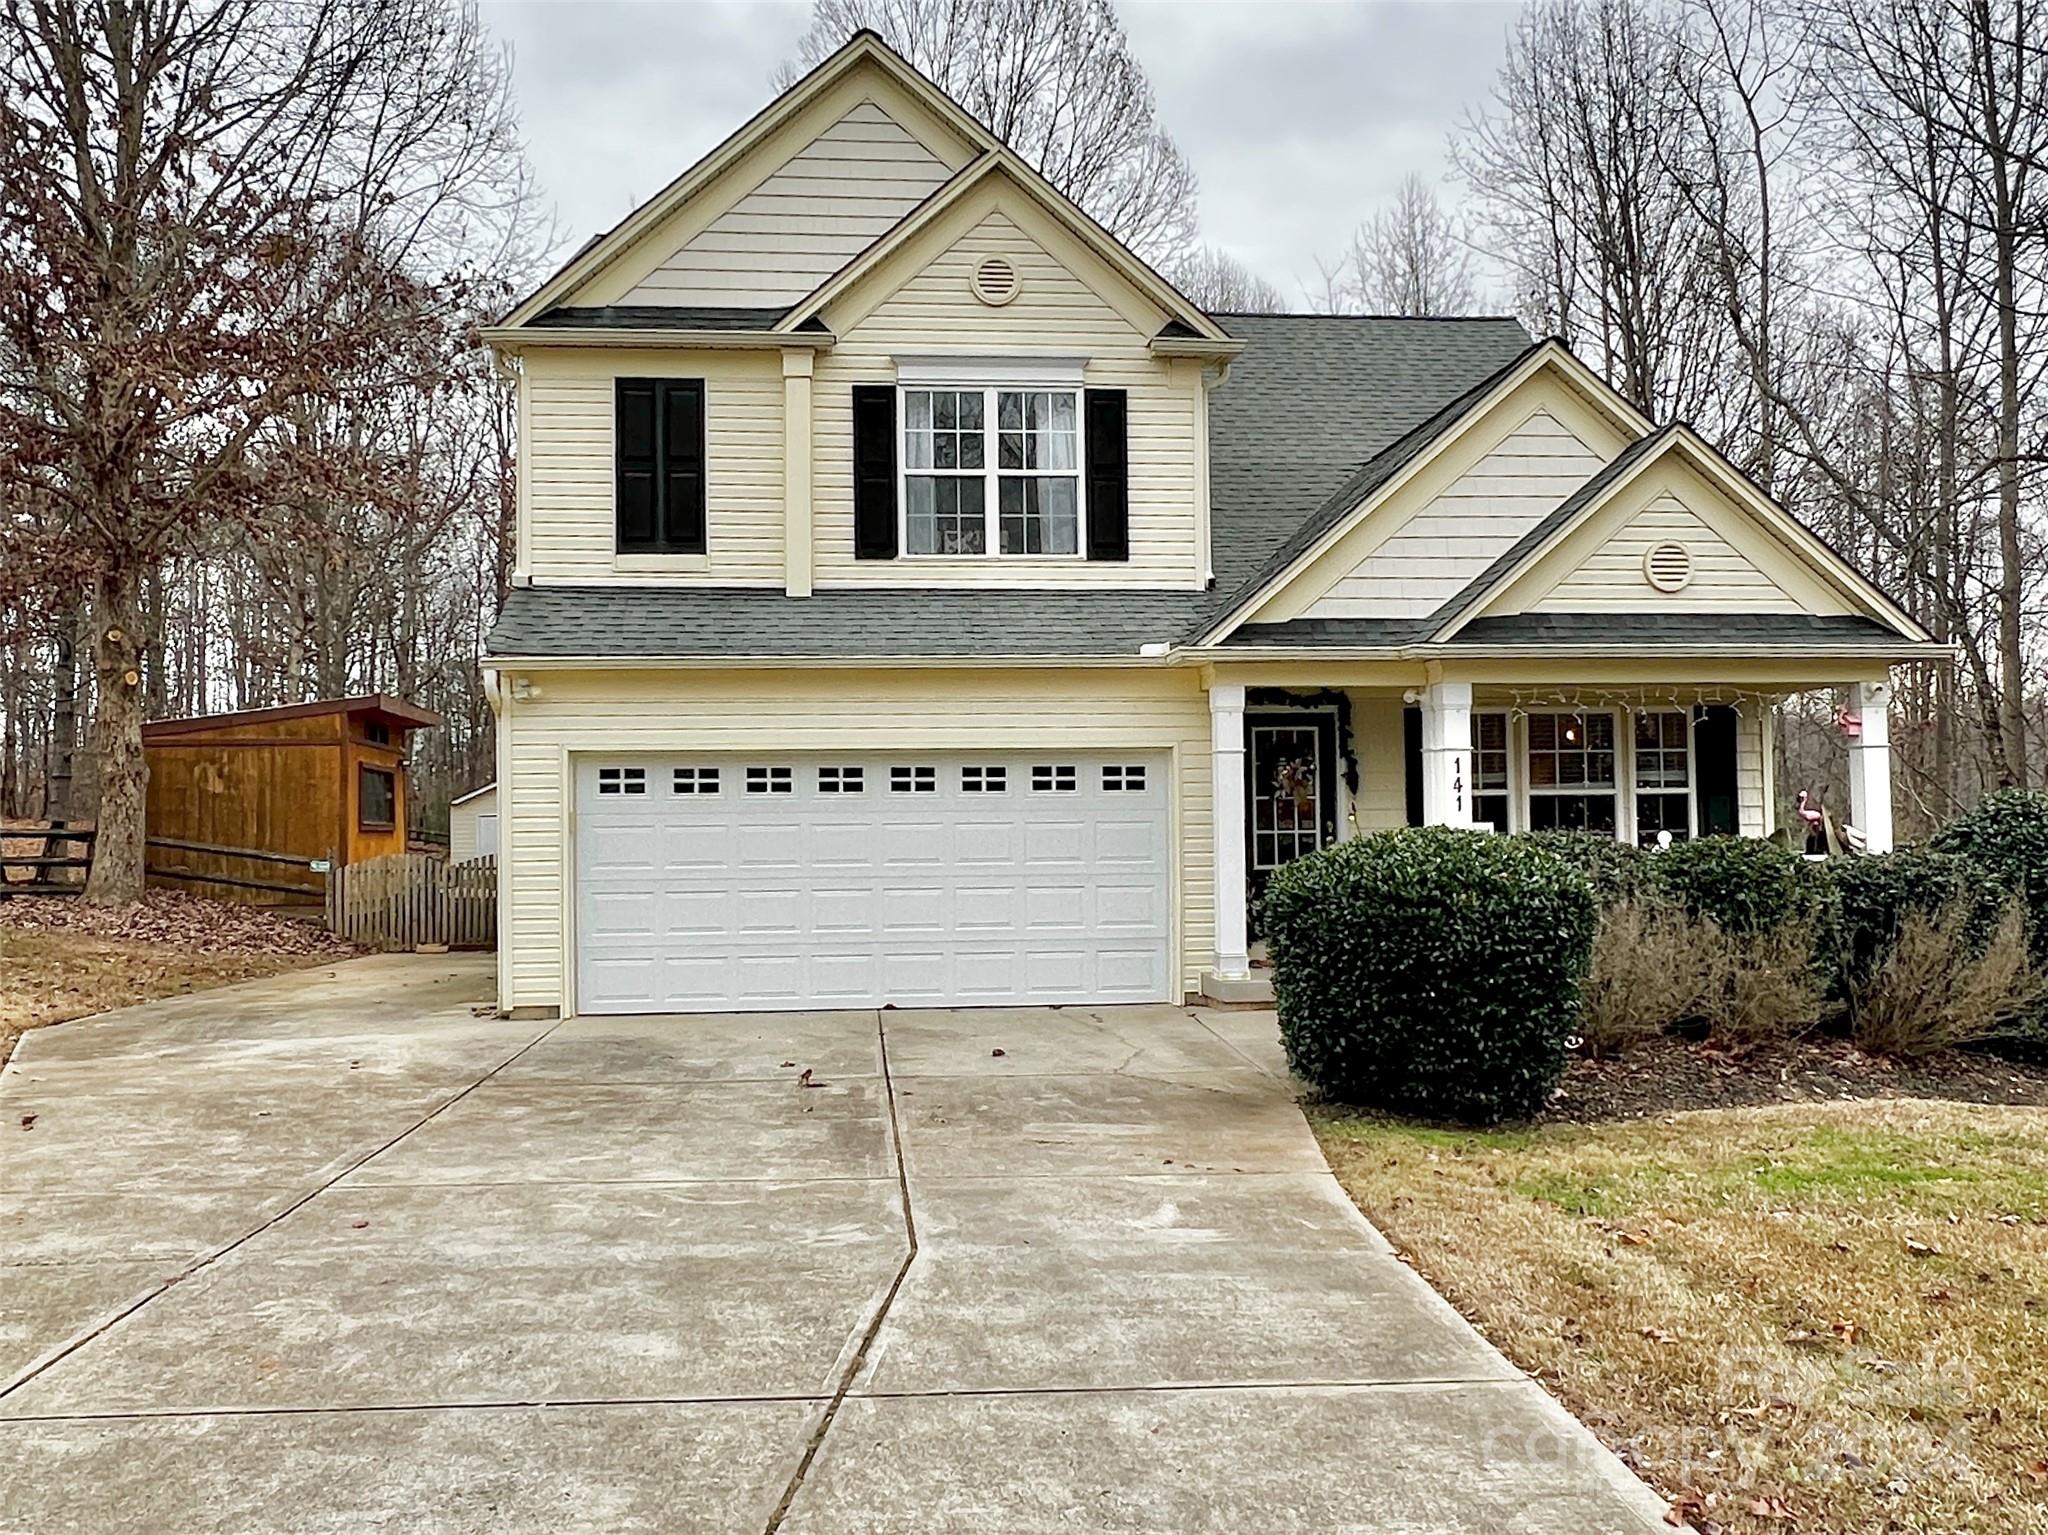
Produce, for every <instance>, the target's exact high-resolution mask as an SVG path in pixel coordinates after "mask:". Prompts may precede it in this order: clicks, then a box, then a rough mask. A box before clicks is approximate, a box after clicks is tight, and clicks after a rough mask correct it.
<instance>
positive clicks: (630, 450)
mask: <svg viewBox="0 0 2048 1535" xmlns="http://www.w3.org/2000/svg"><path fill="white" fill-rule="evenodd" d="M654 397H655V386H654V380H652V379H646V378H622V379H620V380H619V381H618V385H617V394H616V411H617V414H616V419H615V423H614V426H615V430H614V433H613V436H614V441H615V443H616V454H615V460H616V469H617V480H618V494H617V499H616V505H617V519H618V546H619V548H620V549H621V550H631V549H654V548H657V547H659V546H660V543H661V516H660V513H659V510H658V506H659V500H658V497H657V495H656V490H655V479H656V473H657V464H656V455H655V430H654V427H655V422H654Z"/></svg>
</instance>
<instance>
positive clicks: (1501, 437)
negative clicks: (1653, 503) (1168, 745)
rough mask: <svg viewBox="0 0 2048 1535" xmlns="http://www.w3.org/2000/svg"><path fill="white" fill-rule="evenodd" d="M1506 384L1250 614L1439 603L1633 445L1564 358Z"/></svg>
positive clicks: (1266, 619)
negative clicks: (1568, 372) (1582, 388)
mask: <svg viewBox="0 0 2048 1535" xmlns="http://www.w3.org/2000/svg"><path fill="white" fill-rule="evenodd" d="M1502 387H1503V388H1504V389H1505V393H1503V394H1501V395H1500V396H1499V397H1498V398H1496V399H1494V400H1493V401H1492V402H1491V403H1489V404H1486V405H1485V406H1484V407H1483V408H1480V409H1479V410H1478V412H1477V414H1476V415H1474V416H1472V417H1471V418H1470V419H1469V420H1468V421H1466V422H1465V423H1464V424H1463V425H1461V426H1460V427H1458V428H1457V429H1456V430H1455V431H1454V432H1452V433H1451V434H1450V435H1449V436H1447V437H1446V438H1445V439H1444V440H1443V441H1442V442H1441V443H1440V444H1438V446H1437V447H1436V448H1435V449H1434V450H1432V451H1431V452H1428V453H1425V454H1424V455H1423V456H1422V457H1421V458H1420V459H1418V460H1417V461H1416V463H1414V464H1413V465H1411V466H1410V467H1409V468H1408V469H1407V470H1405V471H1403V472H1402V473H1401V474H1399V475H1396V476H1395V477H1394V478H1393V479H1392V480H1391V481H1390V482H1389V483H1388V484H1387V485H1386V486H1385V487H1383V488H1382V489H1381V490H1379V491H1376V492H1374V495H1373V496H1371V497H1368V498H1366V500H1365V501H1364V502H1363V503H1361V506H1360V507H1359V508H1358V509H1357V510H1356V511H1354V512H1353V513H1352V514H1351V516H1350V517H1349V518H1348V519H1347V520H1345V521H1341V522H1340V523H1339V524H1338V525H1337V530H1336V531H1334V532H1333V533H1332V534H1331V535H1328V536H1327V541H1326V542H1325V543H1324V545H1323V547H1322V548H1321V549H1320V550H1319V551H1318V552H1317V553H1316V554H1315V555H1313V556H1312V557H1311V558H1309V559H1308V560H1307V561H1306V562H1304V563H1303V564H1302V565H1301V566H1300V567H1298V568H1297V569H1296V570H1295V572H1294V573H1293V574H1292V575H1291V576H1289V577H1288V578H1287V579H1286V580H1284V581H1283V582H1281V583H1280V584H1279V585H1278V586H1276V587H1274V588H1273V589H1272V590H1271V591H1269V592H1267V593H1266V594H1265V595H1264V596H1263V597H1261V598H1260V599H1259V600H1258V601H1257V603H1256V604H1255V606H1254V607H1253V608H1252V610H1251V612H1250V613H1249V614H1248V615H1247V621H1249V622H1253V623H1281V622H1284V621H1286V620H1288V619H1293V618H1303V617H1307V616H1310V615H1313V616H1316V617H1319V618H1329V617H1340V616H1371V617H1422V616H1425V615H1427V614H1430V613H1433V612H1435V611H1436V609H1437V608H1438V607H1440V606H1441V605H1442V604H1443V603H1444V601H1445V600H1446V599H1448V598H1450V597H1452V596H1454V595H1456V593H1457V592H1458V591H1459V590H1460V589H1461V588H1463V587H1464V585H1465V584H1466V582H1468V581H1470V580H1471V579H1472V578H1473V577H1475V576H1477V575H1478V574H1479V573H1480V572H1481V571H1483V570H1485V569H1486V567H1487V565H1488V564H1490V563H1491V562H1492V561H1493V560H1494V559H1495V558H1496V557H1497V556H1499V555H1500V554H1502V553H1504V552H1505V551H1506V550H1507V549H1508V548H1510V547H1511V546H1512V545H1513V543H1514V541H1515V540H1516V539H1517V538H1519V537H1521V536H1522V534H1524V533H1526V532H1527V531H1528V530H1529V529H1530V528H1532V527H1534V526H1535V525H1536V524H1537V523H1538V522H1540V521H1541V520H1542V519H1543V517H1544V516H1545V515H1546V514H1548V513H1549V512H1551V511H1553V510H1555V509H1556V507H1557V506H1558V504H1559V503H1560V502H1562V501H1563V500H1564V499H1565V498H1566V497H1567V496H1568V495H1570V494H1571V493H1572V492H1573V491H1574V490H1576V489H1578V487H1579V486H1580V485H1582V484H1584V483H1585V481H1586V480H1587V479H1588V478H1590V477H1591V476H1592V475H1593V474H1594V473H1596V472H1597V471H1598V470H1599V469H1600V468H1601V466H1602V465H1604V464H1607V463H1610V462H1612V461H1613V459H1614V457H1615V456H1616V455H1617V454H1619V453H1620V452H1621V450H1622V449H1623V448H1624V447H1626V446H1627V445H1628V441H1629V439H1628V438H1627V437H1626V436H1624V435H1623V431H1622V424H1621V423H1619V422H1618V421H1617V420H1616V418H1615V417H1614V416H1613V415H1612V414H1611V413H1610V412H1608V411H1606V410H1604V409H1602V408H1599V407H1598V406H1596V405H1595V404H1594V403H1593V402H1591V401H1589V400H1588V399H1587V398H1586V396H1584V395H1583V394H1581V393H1580V392H1579V391H1578V390H1577V389H1576V388H1574V387H1573V386H1572V384H1571V383H1570V382H1569V380H1568V379H1567V377H1566V376H1565V373H1564V370H1563V368H1562V365H1560V364H1554V363H1546V364H1542V365H1540V366H1537V367H1536V368H1535V370H1534V371H1533V372H1530V373H1528V374H1527V375H1526V376H1524V377H1522V378H1521V379H1520V380H1519V381H1517V382H1512V383H1509V382H1506V381H1504V383H1503V385H1502ZM1375 498H1377V499H1375Z"/></svg>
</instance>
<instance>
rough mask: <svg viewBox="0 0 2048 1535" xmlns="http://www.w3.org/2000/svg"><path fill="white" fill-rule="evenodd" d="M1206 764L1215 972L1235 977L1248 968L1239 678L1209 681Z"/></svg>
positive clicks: (1228, 978) (1246, 973)
mask: <svg viewBox="0 0 2048 1535" xmlns="http://www.w3.org/2000/svg"><path fill="white" fill-rule="evenodd" d="M1209 763H1210V768H1209V771H1210V775H1211V778H1210V782H1211V789H1210V792H1211V794H1212V795H1213V796H1214V805H1213V809H1212V817H1213V821H1214V825H1215V827H1216V848H1215V853H1216V976H1217V978H1218V979H1219V980H1226V981H1241V980H1244V979H1245V978H1247V977H1248V976H1250V974H1251V973H1252V964H1251V957H1250V953H1249V947H1250V946H1249V943H1248V941H1247V938H1246V931H1245V899H1246V894H1247V891H1246V887H1245V871H1244V847H1245V835H1244V685H1243V684H1242V683H1237V682H1216V683H1211V684H1210V686H1209Z"/></svg>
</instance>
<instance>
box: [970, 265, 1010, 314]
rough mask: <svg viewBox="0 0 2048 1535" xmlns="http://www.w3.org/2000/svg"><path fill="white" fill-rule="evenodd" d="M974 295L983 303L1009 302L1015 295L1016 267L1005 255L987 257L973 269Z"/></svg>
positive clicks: (998, 303)
mask: <svg viewBox="0 0 2048 1535" xmlns="http://www.w3.org/2000/svg"><path fill="white" fill-rule="evenodd" d="M974 296H975V297H976V298H978V299H980V300H981V301H982V302H983V303H984V304H995V305H998V306H1000V305H1003V304H1007V303H1009V302H1010V300H1011V299H1013V298H1015V297H1016V296H1017V269H1016V268H1015V267H1014V266H1012V265H1010V263H1009V261H1008V259H1007V258H1005V257H1002V256H990V257H987V258H986V259H984V260H983V262H982V263H981V265H980V266H978V267H976V268H975V269H974Z"/></svg>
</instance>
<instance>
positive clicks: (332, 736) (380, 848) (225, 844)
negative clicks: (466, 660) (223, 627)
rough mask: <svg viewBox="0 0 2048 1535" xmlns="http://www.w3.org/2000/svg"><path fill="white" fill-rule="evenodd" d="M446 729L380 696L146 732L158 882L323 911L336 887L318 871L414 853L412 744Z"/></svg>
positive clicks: (426, 712) (207, 718)
mask: <svg viewBox="0 0 2048 1535" xmlns="http://www.w3.org/2000/svg"><path fill="white" fill-rule="evenodd" d="M440 723H442V721H441V716H440V715H438V714H436V713H434V712H433V711H432V710H430V709H421V708H417V707H415V706H414V705H412V704H408V703H403V702H401V701H399V700H398V699H395V698H387V697H385V696H384V695H383V694H380V693H373V694H369V695H366V696H364V697H361V698H325V699H320V700H317V701H316V702H313V703H305V704H283V705H280V706H278V707H276V708H273V709H244V710H241V711H240V712H238V713H235V714H207V715H200V716H198V717H196V718H193V719H180V720H157V721H155V722H153V723H151V724H147V725H144V726H143V727H142V748H143V756H144V758H145V759H146V760H147V762H148V764H149V873H150V879H151V882H152V883H161V884H167V885H170V886H172V887H174V888H178V889H184V890H191V891H195V892H198V893H202V894H206V895H212V896H218V897H221V898H223V899H227V900H241V901H249V902H257V903H264V904H279V905H282V904H293V903H296V902H299V901H318V900H319V899H320V898H321V896H322V893H323V891H324V889H325V880H324V878H323V876H322V875H321V874H320V873H319V872H317V871H315V870H314V869H312V868H310V867H307V865H308V864H310V863H311V862H312V861H314V860H318V859H328V860H332V861H333V862H334V863H335V864H336V865H342V864H349V863H355V862H358V861H360V860H362V859H365V858H381V857H383V856H384V855H386V854H389V853H402V852H404V851H405V828H406V803H407V792H406V788H407V786H406V773H405V739H406V736H407V734H408V733H409V732H411V731H414V730H421V729H425V728H427V727H429V726H433V725H439V724H440ZM229 850H235V851H229ZM257 853H267V854H271V855H277V856H278V857H283V858H289V859H291V860H295V862H279V861H275V858H271V859H266V858H258V857H253V856H251V855H252V854H257Z"/></svg>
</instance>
